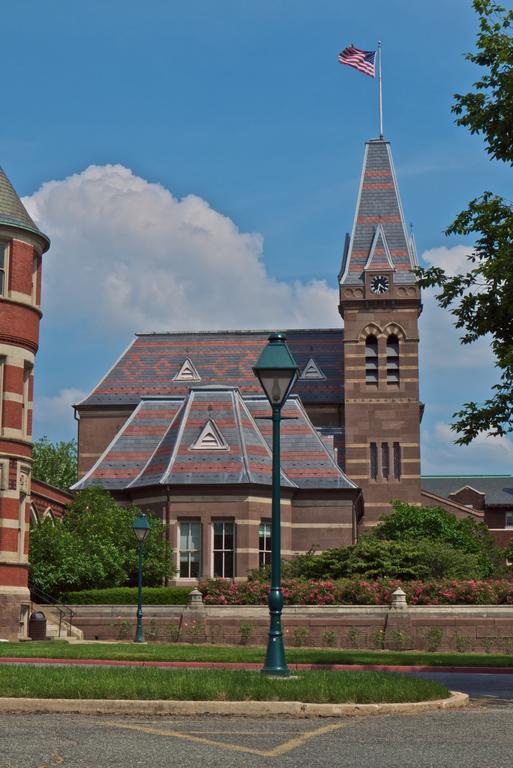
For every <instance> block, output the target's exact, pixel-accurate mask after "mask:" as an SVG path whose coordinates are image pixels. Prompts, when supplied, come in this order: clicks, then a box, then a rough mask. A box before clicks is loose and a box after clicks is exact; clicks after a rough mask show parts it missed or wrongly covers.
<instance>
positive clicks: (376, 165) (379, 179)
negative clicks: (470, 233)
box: [341, 139, 417, 283]
mask: <svg viewBox="0 0 513 768" xmlns="http://www.w3.org/2000/svg"><path fill="white" fill-rule="evenodd" d="M379 227H381V228H382V233H383V237H380V241H381V242H380V243H379V244H378V243H376V242H375V238H376V232H377V229H378V228H379ZM373 244H374V246H375V251H377V253H375V257H376V258H375V260H374V258H373V259H372V262H373V263H372V268H386V269H390V263H389V260H388V258H387V256H388V254H387V251H389V255H390V258H391V262H392V264H393V268H394V270H395V273H394V281H395V282H414V280H415V277H414V275H413V273H412V271H411V270H412V268H413V267H415V266H417V258H416V254H415V246H414V244H413V240H412V238H411V237H410V236H409V234H408V232H407V230H406V225H405V221H404V215H403V210H402V206H401V200H400V197H399V188H398V186H397V180H396V177H395V171H394V165H393V161H392V153H391V151H390V144H389V142H388V141H384V140H382V139H373V140H372V141H368V142H367V144H366V145H365V156H364V160H363V168H362V176H361V180H360V188H359V191H358V201H357V204H356V213H355V218H354V223H353V231H352V234H351V238H350V240H349V242H348V246H347V247H346V250H345V253H344V259H343V264H342V269H341V282H342V283H361V282H363V280H364V269H365V267H366V266H367V268H370V267H371V265H370V264H369V256H370V254H371V249H372V246H373ZM378 257H379V258H378Z"/></svg>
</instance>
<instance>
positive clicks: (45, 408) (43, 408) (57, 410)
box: [33, 387, 87, 440]
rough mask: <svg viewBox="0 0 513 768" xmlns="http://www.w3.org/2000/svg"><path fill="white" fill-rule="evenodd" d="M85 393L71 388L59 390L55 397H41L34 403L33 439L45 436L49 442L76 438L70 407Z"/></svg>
mask: <svg viewBox="0 0 513 768" xmlns="http://www.w3.org/2000/svg"><path fill="white" fill-rule="evenodd" d="M86 394H87V392H83V391H82V390H81V389H75V388H73V387H67V388H64V389H61V390H60V391H59V392H58V393H57V394H56V395H53V396H48V395H42V396H40V397H36V398H35V402H34V428H33V432H34V438H35V439H36V440H37V439H39V438H40V437H42V436H43V435H46V436H47V437H48V438H50V440H71V438H72V437H75V436H76V424H75V421H74V418H73V409H72V406H73V405H74V404H75V403H78V402H80V400H83V399H84V397H85V396H86Z"/></svg>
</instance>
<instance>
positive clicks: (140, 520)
mask: <svg viewBox="0 0 513 768" xmlns="http://www.w3.org/2000/svg"><path fill="white" fill-rule="evenodd" d="M132 530H133V532H134V534H135V538H136V539H137V549H138V550H139V573H138V576H137V629H136V631H135V640H134V642H136V643H144V635H143V626H142V615H143V614H142V566H143V552H144V542H145V541H146V538H147V536H148V534H149V532H150V524H149V522H148V518H147V517H146V515H145V514H144V512H141V514H140V515H139V516H138V517H137V518H136V519H135V520H134V522H133V524H132Z"/></svg>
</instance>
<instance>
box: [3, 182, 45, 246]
mask: <svg viewBox="0 0 513 768" xmlns="http://www.w3.org/2000/svg"><path fill="white" fill-rule="evenodd" d="M1 224H7V225H9V226H13V227H20V228H21V229H27V230H29V231H30V232H33V233H34V234H36V235H39V236H40V237H42V238H43V239H44V240H45V241H46V248H47V247H48V245H49V240H48V238H47V237H46V235H44V234H43V233H42V232H41V230H40V229H39V227H38V226H37V225H36V224H35V223H34V222H33V221H32V219H31V217H30V216H29V214H28V211H27V209H26V208H25V206H24V205H23V203H22V202H21V200H20V198H19V197H18V194H17V192H16V190H15V189H14V187H13V185H12V184H11V182H10V181H9V179H8V178H7V175H6V173H5V171H4V170H3V168H1V167H0V225H1ZM46 248H45V250H46Z"/></svg>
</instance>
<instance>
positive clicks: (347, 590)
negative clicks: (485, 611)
mask: <svg viewBox="0 0 513 768" xmlns="http://www.w3.org/2000/svg"><path fill="white" fill-rule="evenodd" d="M397 587H401V588H402V589H403V590H404V591H405V592H406V599H407V601H408V603H409V604H410V605H513V581H511V580H508V579H488V580H486V581H475V580H457V579H443V580H437V581H402V582H401V581H399V580H398V579H383V580H381V581H366V580H363V579H342V580H338V581H333V580H331V581H330V580H328V581H316V580H313V579H310V580H302V579H285V580H284V581H283V583H282V590H283V597H284V598H285V603H287V604H288V605H389V604H390V602H391V599H392V593H393V592H394V590H396V589H397ZM199 589H200V590H201V592H202V594H203V600H204V602H205V603H206V604H207V605H263V604H266V603H267V593H268V591H269V583H268V582H264V581H245V582H234V581H227V580H225V579H211V580H209V581H203V582H201V583H200V585H199Z"/></svg>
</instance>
